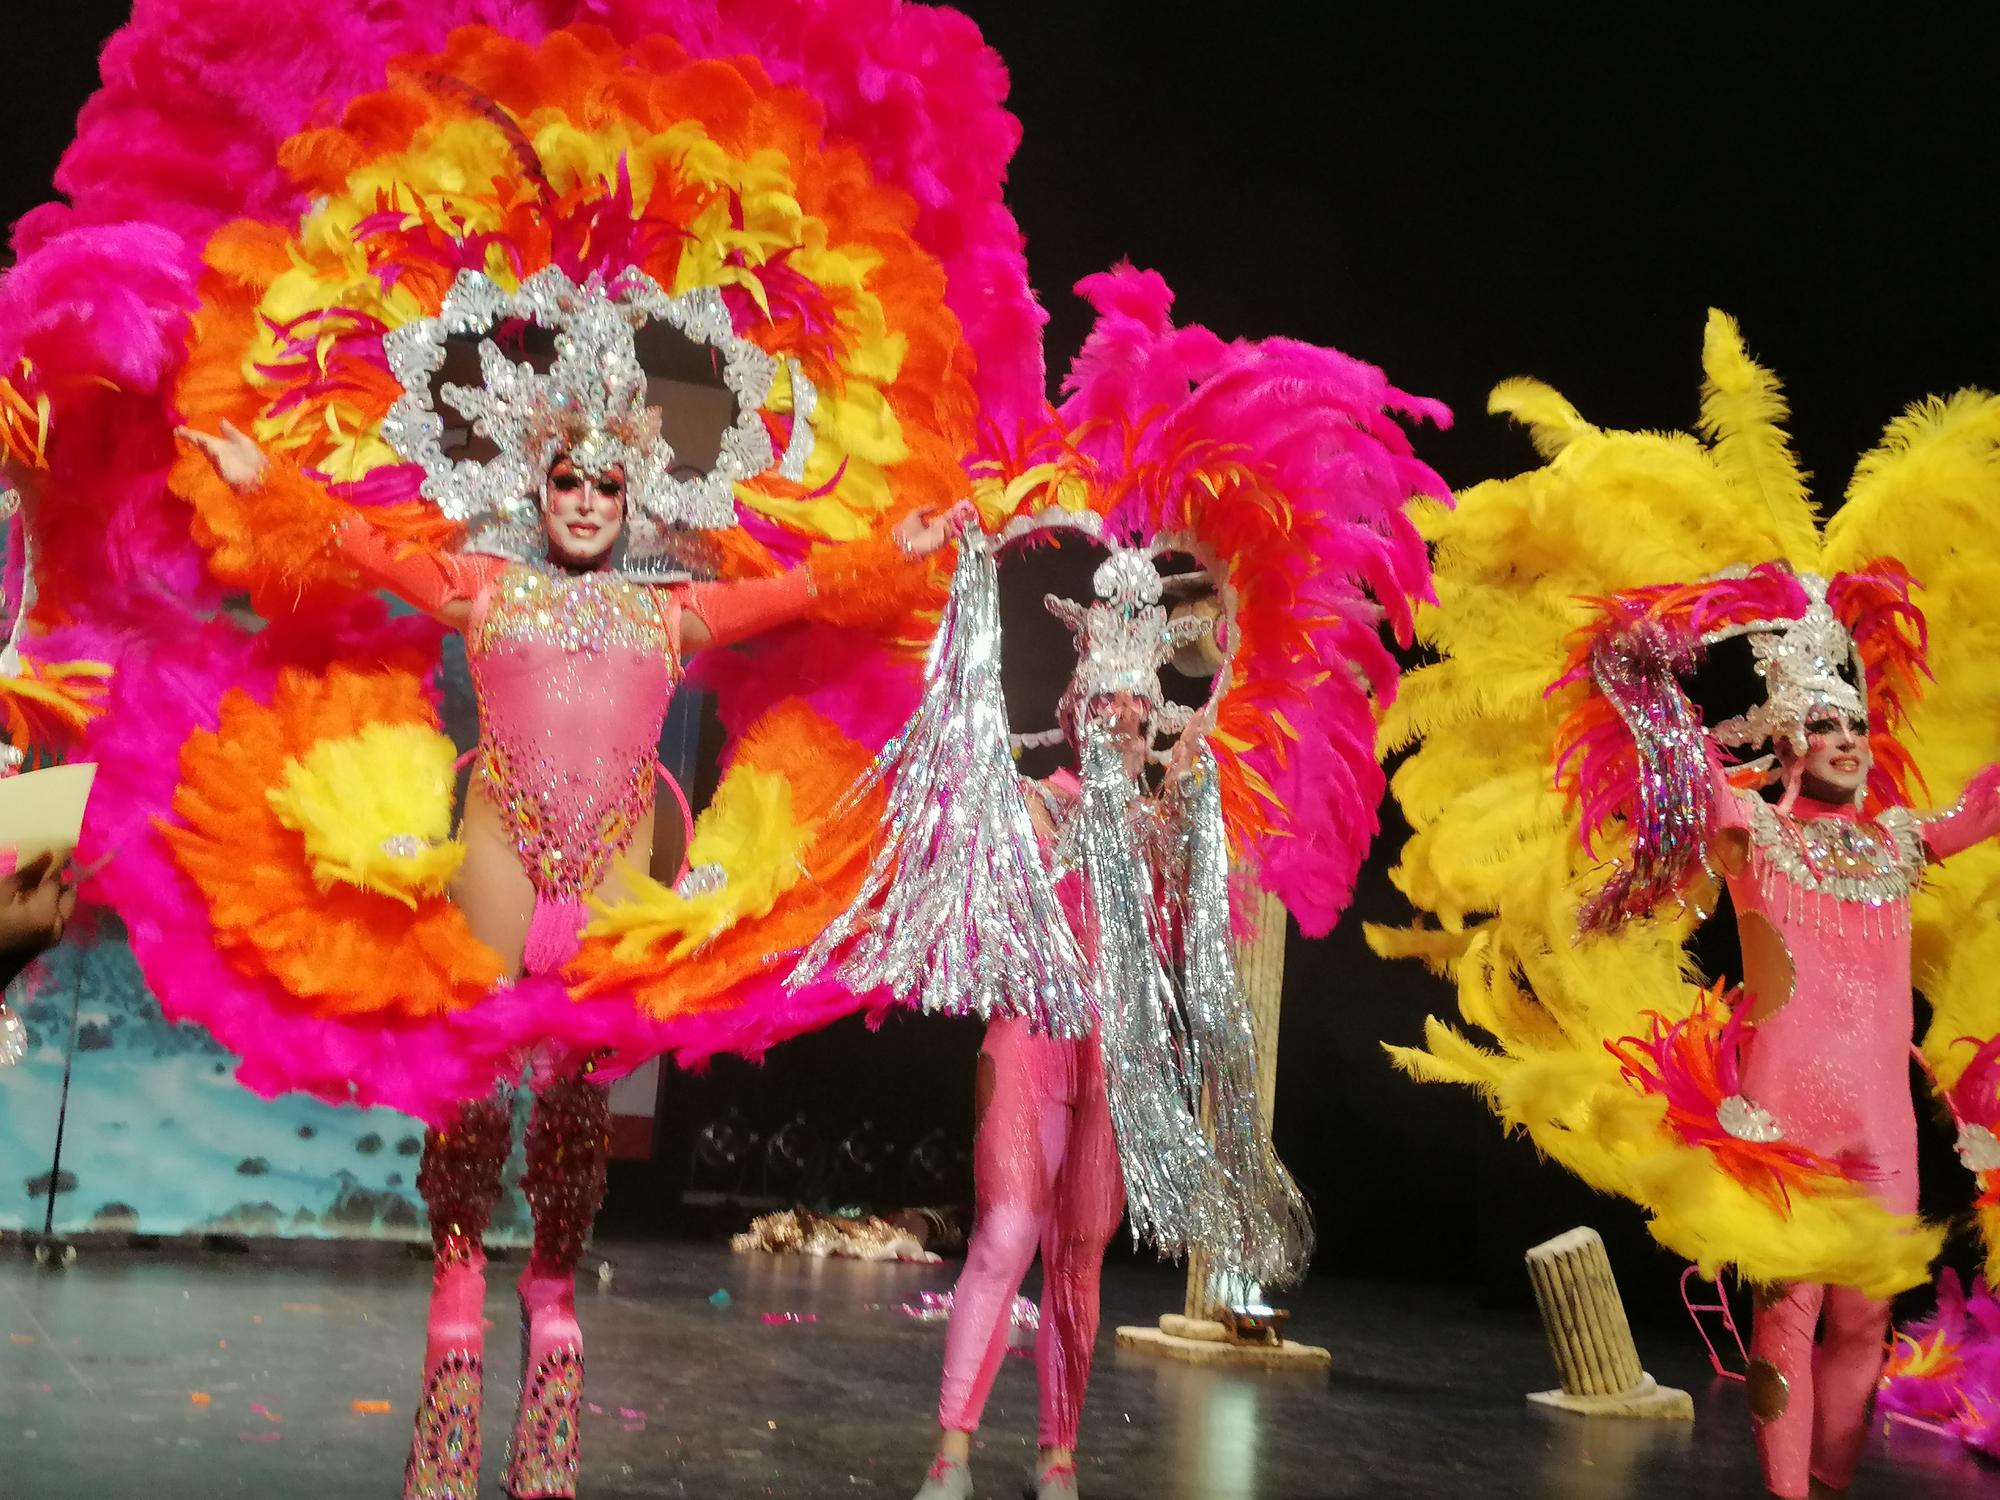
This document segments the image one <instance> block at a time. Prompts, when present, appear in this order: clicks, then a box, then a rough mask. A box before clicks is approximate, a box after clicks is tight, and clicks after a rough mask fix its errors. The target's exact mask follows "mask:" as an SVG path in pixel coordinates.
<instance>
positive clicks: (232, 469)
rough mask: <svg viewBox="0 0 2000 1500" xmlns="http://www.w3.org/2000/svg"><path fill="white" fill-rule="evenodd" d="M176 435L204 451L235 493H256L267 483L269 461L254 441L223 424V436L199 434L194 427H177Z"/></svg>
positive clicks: (224, 481) (208, 433)
mask: <svg viewBox="0 0 2000 1500" xmlns="http://www.w3.org/2000/svg"><path fill="white" fill-rule="evenodd" d="M174 435H175V436H176V437H178V438H180V439H181V440H182V441H183V442H186V443H191V444H193V445H194V446H195V447H197V448H199V449H201V451H202V453H203V455H204V456H206V457H207V459H208V461H209V463H210V464H212V465H213V466H214V468H215V472H216V473H217V474H218V475H219V476H220V477H221V479H222V482H223V483H224V484H226V485H228V486H229V487H230V488H231V489H232V490H254V489H255V488H256V487H257V486H258V485H259V484H261V483H263V480H264V469H265V467H266V465H267V463H268V460H267V459H266V458H265V457H264V450H263V449H262V448H259V447H258V446H257V444H256V441H255V440H254V439H253V438H250V437H248V436H246V435H245V434H243V433H241V432H238V431H237V430H236V428H235V427H233V426H231V425H230V424H229V423H227V422H224V423H223V424H222V432H221V434H220V435H217V434H215V433H210V432H198V431H196V430H195V429H194V428H192V427H176V428H175V429H174Z"/></svg>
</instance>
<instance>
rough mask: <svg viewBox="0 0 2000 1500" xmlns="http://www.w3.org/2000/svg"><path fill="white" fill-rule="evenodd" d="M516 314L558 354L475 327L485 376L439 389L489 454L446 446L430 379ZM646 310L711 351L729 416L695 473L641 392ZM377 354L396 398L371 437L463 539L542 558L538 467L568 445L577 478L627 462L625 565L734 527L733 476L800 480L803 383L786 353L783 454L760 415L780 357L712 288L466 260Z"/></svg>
mask: <svg viewBox="0 0 2000 1500" xmlns="http://www.w3.org/2000/svg"><path fill="white" fill-rule="evenodd" d="M511 320H520V321H523V322H527V323H532V324H534V325H535V326H537V327H540V328H544V329H547V330H549V331H550V332H552V333H553V334H554V335H555V359H554V362H553V363H552V364H551V365H550V366H549V368H548V370H547V372H546V373H544V372H540V371H537V370H536V369H535V368H534V367H533V366H532V365H530V364H527V363H525V362H523V363H516V362H515V361H513V360H512V359H510V358H508V356H507V355H506V354H505V353H504V352H503V351H502V350H501V349H500V347H499V346H498V345H497V344H495V343H494V342H493V341H492V339H490V338H485V337H482V338H481V341H480V344H479V365H480V377H481V383H480V384H479V385H478V386H476V387H468V386H460V385H451V384H447V385H445V386H444V387H443V389H442V394H443V396H444V399H445V401H446V402H447V403H448V404H449V405H450V406H451V407H452V408H453V409H455V410H456V411H457V412H458V413H459V414H460V415H461V416H463V417H464V418H465V419H466V420H467V421H469V422H471V424H472V427H473V430H474V431H475V432H477V433H478V434H479V435H481V436H482V437H486V438H489V439H491V440H492V442H493V443H494V444H495V445H496V446H497V447H498V448H499V450H500V452H499V454H498V455H497V456H496V457H494V458H493V459H491V460H488V461H484V462H482V461H480V460H478V459H457V458H452V457H450V456H449V455H447V454H446V453H445V451H444V429H445V423H444V418H443V416H442V415H441V414H440V413H439V412H438V411H437V409H436V407H435V406H434V405H433V404H432V400H431V380H432V377H434V376H435V375H436V374H437V372H438V371H439V370H440V369H441V368H443V365H444V360H445V350H446V345H447V342H448V341H449V340H451V339H452V338H454V337H463V336H465V335H467V334H480V335H485V334H488V333H491V332H492V331H493V330H494V329H495V328H497V327H499V326H500V325H501V324H503V323H506V322H508V321H511ZM651 322H661V323H665V324H667V325H668V326H670V327H672V328H674V329H675V330H677V331H678V332H680V333H681V334H682V335H684V336H685V337H686V338H688V339H690V340H692V341H693V342H695V343H697V344H702V345H706V346H707V347H709V348H712V349H714V350H716V351H717V352H718V353H719V354H720V355H721V356H722V379H723V384H724V386H725V387H726V388H727V389H728V390H729V392H730V394H731V395H732V396H734V397H735V400H736V420H735V421H734V422H733V423H732V424H731V426H730V428H729V430H728V431H727V432H726V433H725V434H724V435H723V439H722V444H721V452H720V456H719V457H718V458H717V461H716V463H715V465H714V467H713V468H711V469H710V470H709V471H708V472H707V473H706V474H697V475H692V476H683V475H677V474H675V473H674V472H673V469H674V450H673V446H672V444H671V443H670V442H669V441H668V440H667V438H666V437H665V436H664V435H663V434H662V433H661V431H660V412H659V409H658V408H657V407H656V406H653V405H652V404H650V403H649V402H648V400H647V386H646V378H647V377H646V370H645V367H644V366H643V365H642V364H641V363H640V360H639V353H638V345H637V340H636V335H637V333H638V330H639V329H641V328H642V327H644V326H646V325H647V324H648V323H651ZM383 350H384V352H385V354H386V355H387V357H388V361H389V370H390V373H391V374H393V375H394V376H395V378H396V380H397V382H398V383H399V384H400V385H401V386H402V387H403V395H402V396H401V397H399V398H398V399H397V401H396V403H395V405H394V406H392V407H391V408H390V410H389V415H388V416H387V417H386V418H385V419H384V420H383V423H382V436H383V438H384V440H385V441H386V442H388V444H389V446H390V447H391V448H393V449H394V450H395V451H396V452H397V454H398V455H400V456H401V457H402V458H404V459H406V460H407V461H409V462H410V463H413V464H416V465H418V466H419V467H421V468H422V469H423V471H424V481H423V486H422V493H423V495H424V496H425V498H426V499H429V500H432V501H434V502H435V503H436V504H437V506H438V509H440V510H441V511H443V512H444V514H445V515H446V516H447V517H449V518H450V519H451V520H454V521H457V522H460V523H461V524H463V525H464V526H465V527H466V530H467V543H466V545H467V547H468V549H469V550H472V551H478V552H490V553H497V554H499V555H500V556H503V557H512V558H516V559H519V560H523V561H527V560H533V559H538V558H540V557H542V556H543V554H544V551H545V544H544V542H543V538H542V533H541V519H540V494H541V488H542V483H543V481H544V479H545V478H546V477H547V475H548V471H549V466H550V465H551V464H552V463H554V462H555V460H556V459H557V458H558V457H559V456H562V455H565V454H566V455H568V457H569V459H570V461H571V462H572V463H573V464H575V465H576V467H577V468H578V469H579V470H581V471H582V472H583V473H584V474H585V476H586V477H590V478H595V477H598V476H601V475H602V474H604V473H605V472H607V471H608V470H610V469H613V468H622V469H623V470H624V473H625V490H626V497H627V502H626V503H627V515H626V540H625V546H624V564H625V566H626V568H627V569H628V570H632V571H648V572H659V571H662V570H663V569H664V570H669V571H685V569H684V568H682V567H680V565H679V564H680V559H681V556H682V553H683V551H684V548H683V546H682V545H681V537H682V535H683V534H684V533H686V532H687V531H690V530H697V531H712V530H721V529H724V528H727V527H730V526H734V525H735V524H736V520H737V517H736V486H737V485H738V484H739V483H741V482H743V481H745V480H748V479H754V478H755V477H756V476H758V475H759V474H763V473H765V472H767V471H769V470H771V469H774V468H775V469H776V470H777V471H778V472H779V473H781V474H782V475H784V476H785V477H786V478H787V479H791V480H794V481H796V480H799V479H802V478H803V477H804V475H805V467H806V460H807V458H808V457H809V456H810V455H811V452H812V441H813V430H812V413H813V408H814V405H815V403H816V400H817V392H816V391H815V389H814V387H813V384H812V382H811V381H810V380H808V379H807V378H806V375H805V372H804V371H803V370H801V369H800V368H799V366H798V363H797V361H795V360H788V361H787V362H786V364H787V370H788V373H789V375H790V378H791V389H792V418H793V420H792V431H791V437H790V440H789V441H788V442H787V444H786V446H785V451H784V452H783V453H782V454H779V453H778V452H776V450H775V447H774V445H773V443H772V440H771V434H770V430H769V429H768V428H767V427H766V426H765V425H764V419H763V415H762V411H763V407H764V404H765V402H766V401H767V400H768V399H769V397H770V394H771V389H772V386H773V385H774V384H775V383H776V381H777V375H778V360H777V358H776V357H775V356H773V355H771V354H768V353H766V352H765V351H764V350H762V349H760V348H758V347H757V346H756V345H755V344H753V343H751V342H750V341H749V340H747V339H744V338H742V337H741V336H739V335H738V334H737V333H736V331H735V327H734V325H733V324H732V323H731V321H730V317H729V309H728V307H727V305H726V304H725V303H724V302H723V300H722V295H721V293H720V292H719V291H718V290H717V289H716V288H714V287H699V288H696V289H695V290H693V291H688V292H683V293H681V294H680V295H679V296H677V297H670V296H668V295H667V293H666V292H665V291H664V290H663V289H662V288H661V286H660V284H659V283H658V282H657V281H655V280H653V278H652V277H650V276H648V275H646V274H645V273H644V272H642V271H639V270H635V269H628V270H626V271H623V272H620V273H619V274H618V275H616V276H614V277H612V278H611V279H610V280H608V281H607V280H606V279H605V278H603V277H601V276H598V275H592V276H591V277H590V278H589V279H588V280H587V281H585V282H584V283H583V284H581V285H578V284H577V283H576V282H574V281H572V280H570V278H569V277H568V276H567V275H566V274H564V272H563V271H562V270H560V269H559V268H557V267H554V266H551V267H549V268H547V269H546V270H542V271H537V272H536V273H535V274H534V275H532V276H530V277H528V278H527V279H526V280H524V281H523V282H522V283H521V284H520V286H519V288H518V289H516V290H515V291H512V292H509V291H507V290H505V289H504V288H503V287H501V286H500V285H499V284H498V283H497V282H495V281H493V280H492V279H491V278H490V277H487V276H485V275H482V274H481V273H479V272H477V271H460V272H459V273H458V278H457V280H456V281H454V282H453V283H452V287H451V290H450V292H448V293H447V294H446V296H445V299H444V306H443V307H442V309H441V310H440V311H439V313H438V315H437V316H436V317H434V318H423V319H419V320H417V321H415V322H412V323H406V324H404V325H403V326H402V327H400V328H397V329H394V330H393V331H391V332H390V333H389V334H388V335H387V336H386V337H385V338H384V339H383Z"/></svg>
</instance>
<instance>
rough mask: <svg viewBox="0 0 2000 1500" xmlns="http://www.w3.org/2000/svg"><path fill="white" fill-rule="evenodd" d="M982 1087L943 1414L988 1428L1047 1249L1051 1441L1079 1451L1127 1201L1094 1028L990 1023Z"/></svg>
mask: <svg viewBox="0 0 2000 1500" xmlns="http://www.w3.org/2000/svg"><path fill="white" fill-rule="evenodd" d="M989 1069H990V1072H989ZM989 1086H990V1089H991V1094H990V1097H989V1096H988V1094H987V1090H988V1087H989ZM980 1093H981V1108H980V1116H979V1132H978V1138H977V1140H976V1141H975V1142H974V1143H973V1178H974V1187H975V1191H976V1193H977V1196H978V1218H977V1221H976V1222H975V1224H974V1227H973V1233H972V1244H971V1247H970V1249H969V1250H968V1251H967V1252H966V1257H965V1270H964V1271H963V1272H962V1273H961V1274H960V1276H959V1278H958V1287H957V1289H956V1290H955V1291H954V1292H953V1294H952V1311H951V1323H950V1324H949V1326H948V1327H947V1329H946V1331H945V1340H944V1383H943V1387H942V1389H941V1390H940V1391H939V1393H938V1425H939V1426H941V1427H944V1428H945V1429H947V1430H949V1431H953V1432H972V1431H975V1430H976V1429H977V1428H978V1426H979V1416H980V1413H981V1412H982V1411H984V1410H985V1407H986V1397H987V1393H988V1392H990V1391H991V1390H992V1389H993V1377H994V1375H995V1374H997V1373H998V1372H999V1369H1000V1361H1001V1359H1002V1358H1003V1357H1004V1356H1005V1355H1006V1352H1007V1330H1008V1326H1009V1322H1010V1319H1009V1317H1008V1313H1009V1310H1010V1309H1011V1307H1012V1305H1013V1301H1014V1297H1015V1295H1016V1294H1017V1293H1018V1292H1019V1291H1020V1289H1021V1278H1022V1277H1024V1276H1026V1275H1027V1274H1028V1265H1029V1263H1030V1262H1031V1261H1033V1260H1034V1258H1035V1251H1036V1249H1037V1247H1039V1248H1040V1250H1041V1252H1042V1320H1041V1331H1040V1333H1039V1335H1038V1336H1037V1337H1036V1340H1035V1364H1036V1369H1037V1373H1038V1374H1039V1376H1040V1383H1041V1393H1042V1401H1041V1428H1040V1431H1041V1443H1042V1446H1043V1447H1045V1448H1074V1447H1075V1446H1076V1428H1077V1419H1078V1417H1079V1416H1080V1415H1081V1414H1082V1411H1083V1393H1084V1389H1085V1387H1087V1386H1088V1385H1089V1384H1090V1354H1091V1346H1092V1345H1093V1344H1094V1343H1095V1342H1096V1340H1097V1284H1098V1277H1099V1274H1100V1273H1101V1271H1102V1270H1103V1267H1104V1247H1105V1246H1106V1245H1108V1244H1109V1243H1110V1242H1111V1236H1112V1235H1113V1234H1115V1233H1117V1231H1118V1221H1119V1218H1120V1216H1121V1215H1122V1214H1123V1212H1124V1208H1125V1187H1124V1182H1123V1180H1122V1179H1121V1177H1120V1176H1119V1172H1118V1146H1117V1142H1116V1140H1115V1139H1114V1138H1113V1136H1112V1133H1111V1110H1110V1106H1109V1105H1108V1104H1107V1103H1106V1102H1105V1097H1104V1064H1103V1061H1102V1060H1101V1057H1100V1055H1099V1053H1098V1050H1097V1039H1096V1038H1095V1037H1090V1038H1088V1039H1086V1040H1084V1041H1081V1042H1058V1041H1050V1040H1048V1039H1047V1038H1044V1037H1037V1036H1033V1035H1031V1034H1030V1033H1029V1031H1028V1028H1027V1024H1026V1023H1025V1022H1023V1021H1012V1020H1002V1021H994V1022H992V1023H990V1024H989V1025H988V1026H987V1028H986V1042H985V1045H984V1046H983V1047H982V1048H981V1049H980Z"/></svg>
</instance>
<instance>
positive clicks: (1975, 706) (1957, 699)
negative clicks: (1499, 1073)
mask: <svg viewBox="0 0 2000 1500" xmlns="http://www.w3.org/2000/svg"><path fill="white" fill-rule="evenodd" d="M1826 551H1827V560H1828V563H1829V565H1830V566H1832V567H1835V568H1840V569H1852V568H1859V567H1861V566H1862V565H1864V564H1866V563H1868V562H1871V561H1873V560H1874V559H1875V558H1877V557H1881V556H1891V557H1894V558H1896V559H1898V560H1899V561H1901V562H1902V563H1903V564H1904V565H1905V566H1906V567H1908V568H1909V570H1910V572H1911V573H1912V574H1914V575H1915V577H1916V579H1917V581H1918V583H1919V584H1921V585H1922V591H1921V592H1920V593H1919V594H1918V595H1917V601H1918V603H1919V604H1920V605H1921V606H1922V607H1923V610H1924V614H1925V616H1926V617H1927V618H1928V620H1929V623H1930V667H1931V674H1932V679H1933V680H1932V682H1931V685H1930V688H1929V690H1928V691H1927V692H1926V693H1925V695H1924V697H1923V699H1922V701H1921V702H1919V703H1918V704H1916V705H1914V706H1913V707H1912V709H1911V713H1910V723H1909V729H1908V734H1907V735H1906V737H1905V739H1906V743H1907V744H1908V746H1909V749H1910V751H1911V753H1912V754H1913V755H1914V756H1915V758H1916V762H1917V768H1918V770H1919V771H1921V772H1922V773H1923V778H1924V781H1925V783H1926V784H1927V785H1928V787H1929V789H1930V792H1931V795H1932V797H1933V799H1934V800H1937V801H1940V802H1947V803H1948V802H1949V801H1951V800H1952V799H1954V798H1956V797H1957V796H1958V794H1959V792H1960V790H1961V789H1962V788H1963V787H1964V786H1965V784H1966V782H1967V781H1968V780H1969V779H1970V778H1971V777H1972V775H1973V773H1974V772H1975V771H1977V770H1978V769H1979V768H1980V767H1981V766H1983V765H1985V764H1986V763H1987V762H1988V761H1991V760H1993V759H1995V758H1996V757H2000V396H1994V395H1989V394H1988V393H1987V392H1985V391H1977V390H1966V391H1960V392H1958V393H1957V394H1955V395H1952V396H1948V397H1942V398H1939V397H1933V398H1930V399H1928V400H1924V401H1920V402H1918V403H1917V404H1916V405H1914V406H1912V407H1911V408H1910V409H1909V410H1908V411H1906V412H1904V413H1903V415H1902V416H1900V417H1898V418H1897V419H1896V420H1895V421H1894V422H1892V423H1890V424H1889V427H1888V430H1887V431H1886V432H1885V433H1884V434H1883V437H1882V441H1881V442H1880V443H1879V444H1878V445H1877V446H1876V447H1875V448H1874V449H1873V450H1872V451H1871V452H1869V453H1868V454H1867V455H1865V456H1864V457H1863V458H1862V460H1861V462H1860V463H1859V464H1858V465H1857V466H1856V468H1855V471H1854V479H1853V481H1852V482H1851V483H1850V485H1849V486H1848V492H1847V503H1846V505H1844V506H1843V507H1842V508H1841V510H1840V512H1839V513H1838V514H1837V515H1835V516H1834V518H1833V519H1832V520H1831V521H1830V522H1829V523H1828V525H1827V544H1826ZM1914 945H1915V954H1914V957H1915V962H1916V980H1917V987H1918V988H1919V989H1921V990H1922V991H1923V992H1924V995H1925V997H1926V998H1927V999H1928V1000H1929V1001H1930V1003H1931V1011H1932V1021H1931V1026H1930V1029H1929V1031H1928V1032H1927V1033H1926V1034H1925V1036H1924V1039H1923V1050H1924V1054H1925V1057H1926V1059H1927V1060H1928V1061H1929V1063H1930V1065H1931V1068H1932V1070H1933V1072H1934V1073H1935V1074H1936V1076H1937V1078H1938V1081H1939V1083H1940V1084H1941V1085H1943V1086H1944V1087H1945V1088H1947V1089H1948V1088H1950V1087H1951V1086H1953V1085H1954V1084H1956V1083H1957V1081H1958V1079H1959V1076H1960V1074H1961V1073H1962V1072H1963V1071H1964V1069H1965V1065H1966V1064H1967V1063H1968V1062H1969V1061H1970V1060H1971V1058H1972V1054H1973V1051H1974V1050H1975V1044H1976V1043H1979V1042H1983V1041H1986V1040H1988V1039H1990V1038H1992V1037H1994V1036H1996V1035H2000V983H1995V981H1994V975H1996V974H2000V844H1995V843H1991V842H1989V843H1987V844H1984V845H1981V846H1979V847H1977V848H1973V849H1969V850H1967V851H1965V852H1964V853H1962V854H1960V855H1958V856H1956V857H1955V858H1953V859H1951V860H1949V861H1947V862H1946V863H1945V864H1943V865H1939V866H1936V867H1934V868H1933V869H1932V870H1931V872H1930V875H1929V878H1928V879H1927V880H1926V881H1925V882H1924V887H1923V889H1922V890H1921V891H1920V892H1919V893H1918V895H1917V899H1916V909H1915V932H1914ZM1981 1220H1982V1228H1984V1229H1985V1230H1986V1233H1987V1247H1988V1274H1989V1275H1991V1276H2000V1234H1996V1233H1995V1231H1996V1230H2000V1222H1993V1220H1994V1215H1993V1214H1992V1213H1991V1212H1986V1213H1982V1215H1981Z"/></svg>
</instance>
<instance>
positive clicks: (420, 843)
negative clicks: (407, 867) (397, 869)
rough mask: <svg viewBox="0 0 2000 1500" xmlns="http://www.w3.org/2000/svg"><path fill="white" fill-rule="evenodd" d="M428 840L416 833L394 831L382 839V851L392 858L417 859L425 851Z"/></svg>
mask: <svg viewBox="0 0 2000 1500" xmlns="http://www.w3.org/2000/svg"><path fill="white" fill-rule="evenodd" d="M425 845H426V841H425V840H423V839H420V838H418V837H417V836H416V835H415V834H414V833H392V834H390V835H389V837H387V838H386V839H384V840H382V852H383V853H384V854H386V855H388V856H389V857H390V858H391V859H415V858H416V857H417V856H418V855H419V854H422V853H423V852H424V848H425Z"/></svg>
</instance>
